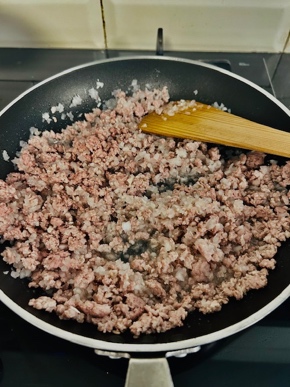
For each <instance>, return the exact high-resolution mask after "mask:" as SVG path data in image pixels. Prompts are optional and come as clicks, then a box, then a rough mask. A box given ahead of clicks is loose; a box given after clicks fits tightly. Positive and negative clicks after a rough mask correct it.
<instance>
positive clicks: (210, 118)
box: [139, 101, 290, 157]
mask: <svg viewBox="0 0 290 387" xmlns="http://www.w3.org/2000/svg"><path fill="white" fill-rule="evenodd" d="M172 110H175V112H174V114H173V115H172V112H171V111H172ZM139 128H140V129H141V130H142V131H144V132H147V133H148V132H149V133H154V134H159V135H162V136H170V137H177V138H186V139H190V140H196V141H204V142H211V143H217V144H223V145H228V146H232V147H237V148H244V149H250V150H256V151H260V152H265V153H270V154H274V155H279V156H284V157H290V133H287V132H284V131H282V130H278V129H273V128H271V127H269V126H265V125H261V124H257V123H256V122H252V121H250V120H247V119H245V118H241V117H238V116H235V115H234V114H230V113H228V112H226V111H222V110H220V109H217V108H215V107H212V106H209V105H205V104H202V103H199V102H193V101H191V102H189V101H179V102H175V103H172V102H171V103H169V104H168V105H167V107H166V109H165V110H164V112H163V113H162V114H156V113H150V114H148V115H146V116H144V117H143V118H142V120H141V122H140V124H139ZM289 130H290V127H289Z"/></svg>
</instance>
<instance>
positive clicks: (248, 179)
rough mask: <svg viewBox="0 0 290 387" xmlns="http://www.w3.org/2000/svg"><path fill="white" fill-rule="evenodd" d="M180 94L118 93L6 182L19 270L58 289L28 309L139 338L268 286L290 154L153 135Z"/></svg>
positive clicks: (35, 147) (4, 222) (33, 151)
mask: <svg viewBox="0 0 290 387" xmlns="http://www.w3.org/2000/svg"><path fill="white" fill-rule="evenodd" d="M168 98H169V97H168V93H167V89H166V88H164V89H163V90H154V91H149V90H145V91H142V90H138V91H136V92H135V93H134V94H133V96H126V95H125V93H123V92H121V91H120V92H118V93H117V94H116V104H115V105H116V106H115V107H114V109H112V110H106V111H101V110H100V109H95V110H94V111H93V112H92V113H89V114H87V115H86V120H84V121H79V122H75V123H73V124H72V125H71V126H68V127H66V128H65V129H64V130H63V131H62V132H61V133H55V132H53V131H45V132H43V133H42V134H40V135H34V136H32V137H31V138H30V139H29V141H28V144H27V145H25V146H23V148H22V150H21V152H20V154H19V157H18V158H17V159H15V160H14V162H15V164H16V166H17V171H16V172H14V173H11V174H9V175H8V177H7V179H6V181H0V215H1V217H0V233H1V235H2V238H3V240H6V241H11V245H10V246H9V247H7V248H6V249H5V251H4V252H3V259H4V260H5V261H6V262H8V263H9V264H11V265H12V266H13V271H12V273H11V275H12V276H14V277H20V278H24V277H25V278H27V279H28V280H29V287H31V288H41V289H43V290H44V291H46V292H47V293H46V294H47V295H45V296H40V297H38V298H36V299H31V300H30V302H29V305H31V306H33V307H35V308H37V309H44V310H46V311H48V312H54V313H56V314H57V315H58V316H59V318H61V319H74V320H76V321H78V322H80V323H81V322H84V321H87V322H90V323H93V324H95V325H96V326H97V328H98V329H99V330H100V331H103V332H114V333H120V332H123V331H125V330H130V331H131V332H132V334H133V335H134V336H138V335H140V334H141V333H152V332H162V331H166V330H168V329H171V328H173V327H176V326H181V325H182V324H183V320H184V319H185V317H186V316H187V314H188V313H189V312H190V311H193V310H195V309H198V310H199V311H201V312H202V313H211V312H216V311H219V310H220V309H221V308H222V305H223V304H226V303H227V302H228V301H229V299H230V298H231V297H234V298H236V299H241V298H242V297H243V296H244V295H245V294H246V293H247V292H248V291H249V290H250V289H259V288H262V287H264V286H265V285H266V284H267V276H268V272H269V270H272V269H274V268H275V259H274V256H275V254H276V251H277V248H278V247H279V246H280V244H281V242H282V241H284V240H285V239H286V238H288V237H289V235H290V234H289V226H290V223H289V213H288V206H289V192H288V189H287V186H288V185H289V183H290V180H289V177H290V164H289V162H287V163H286V164H285V165H282V166H280V165H278V164H277V163H276V162H274V161H271V162H270V163H268V164H267V165H266V163H265V162H264V158H265V155H264V154H261V153H258V152H238V153H237V152H236V153H234V154H233V155H231V156H230V157H226V158H225V157H224V156H222V155H221V152H220V150H219V148H218V147H215V146H213V145H209V144H204V143H200V142H193V141H188V140H175V139H172V138H162V137H158V136H154V135H148V134H144V133H141V132H140V131H139V130H138V129H137V123H138V122H139V120H140V117H142V116H143V115H144V114H146V113H148V112H150V111H153V110H157V111H158V112H160V111H161V110H162V106H163V105H164V103H166V102H167V101H168Z"/></svg>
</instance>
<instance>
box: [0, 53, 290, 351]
mask: <svg viewBox="0 0 290 387" xmlns="http://www.w3.org/2000/svg"><path fill="white" fill-rule="evenodd" d="M133 79H137V80H138V83H139V84H140V85H141V87H144V86H145V85H146V84H148V83H149V84H150V85H151V86H155V87H162V86H164V85H166V86H168V89H169V92H170V95H171V98H172V99H173V100H178V99H181V98H184V99H193V98H194V97H195V94H194V91H195V90H198V100H200V101H203V102H205V103H213V102H214V101H217V102H219V103H220V102H223V103H224V104H225V105H226V106H228V107H230V108H231V110H232V112H233V113H234V114H237V115H240V116H242V117H246V118H249V119H251V120H254V121H256V122H259V123H262V124H266V125H269V126H272V127H275V128H278V129H282V130H289V128H290V117H289V112H288V111H287V109H286V108H283V107H282V105H281V104H279V103H278V102H276V101H275V99H274V98H270V97H269V95H267V93H263V92H262V91H261V90H260V89H259V88H256V87H255V86H253V85H251V84H250V83H249V82H245V81H243V80H242V79H239V78H237V77H235V76H231V75H230V74H229V73H227V72H224V71H222V70H218V69H215V68H213V67H210V66H204V65H202V64H199V63H196V62H191V61H183V60H177V59H169V58H154V57H143V58H127V59H121V60H112V61H104V62H96V63H93V64H89V65H85V66H82V67H79V68H76V69H74V70H72V71H68V72H65V73H63V74H61V75H59V76H56V77H53V78H52V79H50V80H49V81H47V82H43V83H42V84H40V85H39V86H38V87H36V88H34V89H33V90H31V91H30V92H28V93H27V94H25V95H23V96H22V97H21V98H19V99H18V100H17V101H16V102H14V103H13V104H11V105H10V106H9V108H8V109H6V110H5V111H4V112H3V113H2V115H1V116H0V147H1V148H0V155H1V153H2V151H3V150H6V151H7V152H8V154H9V156H10V157H11V158H13V156H15V153H16V152H17V151H18V150H19V141H20V140H27V138H28V136H29V128H30V127H37V128H39V129H41V130H43V129H47V128H52V129H54V130H60V129H61V128H62V127H63V126H64V124H65V123H70V121H69V120H68V121H66V122H64V121H63V120H60V119H59V120H58V122H56V123H54V122H51V124H50V125H48V124H47V122H43V119H42V113H44V112H49V111H50V108H51V106H54V105H56V104H58V103H61V104H63V105H64V106H65V107H66V111H67V112H69V111H72V112H73V113H74V115H75V117H76V116H77V114H79V113H80V112H85V111H89V110H91V109H92V108H93V107H94V101H93V100H92V98H91V97H89V95H88V92H87V91H88V90H89V89H90V88H92V87H96V81H97V80H99V81H101V82H104V87H103V88H100V89H99V94H100V97H101V99H102V100H106V99H109V98H111V97H112V95H111V93H112V91H113V90H116V89H119V88H120V89H123V90H129V89H130V85H131V83H132V80H133ZM77 94H78V95H80V97H81V98H82V99H83V103H82V105H81V106H79V107H77V108H70V107H69V105H70V103H71V100H72V98H73V96H74V95H77ZM246 135H247V133H245V136H246ZM12 170H13V166H12V163H10V162H6V161H3V160H2V157H1V158H0V178H5V176H6V175H7V173H8V172H10V171H12ZM276 258H277V267H276V269H275V270H274V271H273V272H271V274H270V275H269V284H268V286H267V287H266V288H264V289H261V290H259V291H250V292H249V293H248V295H247V296H246V297H245V298H244V299H243V300H241V301H235V300H232V301H230V302H229V304H227V305H225V306H223V308H222V311H221V312H218V313H214V314H211V315H206V316H204V315H202V314H200V313H198V312H193V313H191V314H190V315H189V316H188V317H187V319H186V320H185V324H184V326H183V327H180V328H176V329H173V330H171V331H168V332H165V333H160V334H154V335H147V336H142V337H140V338H138V339H134V338H132V336H131V335H130V334H122V335H114V334H103V333H100V332H98V331H97V330H96V327H94V326H93V325H89V324H78V323H76V322H73V321H61V320H59V319H58V318H57V317H56V316H54V315H53V314H49V313H46V312H42V311H37V310H35V309H33V308H30V307H28V306H27V304H28V300H29V299H30V298H32V297H35V296H36V295H37V294H39V293H38V291H36V290H32V289H28V287H27V286H26V284H27V282H26V280H14V279H12V278H11V276H10V275H5V274H3V272H4V271H6V270H8V269H9V268H8V266H7V265H6V264H5V263H4V262H3V261H2V260H0V289H1V290H2V291H3V292H4V293H5V294H6V295H7V296H8V297H9V298H10V299H11V300H13V301H14V302H15V303H16V304H18V305H19V306H20V307H21V308H23V309H25V310H26V311H28V312H29V313H31V314H33V315H34V316H36V317H38V318H39V319H42V320H43V321H45V322H47V323H49V324H51V325H52V326H55V327H58V328H60V329H62V330H64V331H68V332H72V333H74V334H76V335H79V336H82V337H89V338H92V339H96V340H101V341H104V342H111V343H116V344H121V343H124V344H127V345H128V344H129V346H130V344H161V343H175V342H178V341H184V340H188V339H192V338H193V337H199V336H204V335H208V334H211V333H213V332H216V331H220V330H223V329H225V328H227V327H230V326H231V325H233V324H237V323H239V322H240V321H242V320H244V319H247V318H248V317H249V316H251V315H252V314H255V313H257V312H258V311H259V310H260V309H262V308H264V307H265V306H266V305H267V304H268V303H270V302H271V301H273V300H275V299H276V298H277V297H278V296H279V295H280V293H281V292H283V291H284V290H285V289H286V288H287V287H288V286H289V284H290V243H289V242H288V241H287V242H286V243H284V244H283V246H282V247H281V248H280V249H279V252H278V254H277V257H276ZM278 304H279V302H277V306H278ZM156 348H157V349H156V350H158V346H156ZM124 350H126V345H125V346H124Z"/></svg>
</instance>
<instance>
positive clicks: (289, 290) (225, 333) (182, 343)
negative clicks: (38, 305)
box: [0, 285, 290, 354]
mask: <svg viewBox="0 0 290 387" xmlns="http://www.w3.org/2000/svg"><path fill="white" fill-rule="evenodd" d="M289 296H290V285H288V286H287V287H286V288H285V289H284V290H283V291H282V292H281V293H280V294H279V295H278V296H277V297H275V298H274V299H273V300H272V301H271V302H269V303H268V304H267V305H265V306H264V307H263V308H261V309H259V310H258V311H257V312H255V313H253V314H252V315H250V316H249V317H247V318H245V319H243V320H241V321H239V322H238V323H236V324H233V325H230V326H229V327H227V328H223V329H221V330H218V331H215V332H213V333H209V334H207V335H203V336H199V337H193V338H191V339H186V340H179V341H173V342H168V343H152V344H140V343H136V344H128V343H114V342H109V341H105V340H97V339H93V338H89V337H85V336H81V335H78V334H75V333H72V332H68V331H65V330H63V329H61V328H58V327H56V326H54V325H51V324H49V323H47V322H45V321H43V320H41V319H40V318H38V317H36V316H34V315H33V314H31V313H30V312H28V311H27V310H25V309H23V308H22V307H21V306H19V305H18V304H16V303H15V302H14V301H12V300H11V298H9V297H8V296H7V295H6V294H5V293H4V292H3V291H2V290H0V301H2V302H3V304H4V305H6V306H7V307H8V308H9V309H11V310H12V311H13V312H15V313H16V314H17V315H18V316H19V317H21V318H23V319H24V320H25V321H27V322H28V323H30V324H32V325H34V326H35V327H36V328H39V329H41V330H42V331H44V332H46V333H49V334H51V335H53V336H56V337H59V338H61V339H64V340H67V341H70V342H72V343H74V344H79V345H82V346H85V347H89V348H93V349H95V350H103V351H109V352H118V353H129V354H133V353H146V352H147V353H154V352H165V353H166V352H169V351H170V352H172V351H179V350H183V349H187V348H193V347H197V346H202V345H205V344H209V343H212V342H216V341H219V340H221V339H224V338H226V337H230V336H232V335H233V334H236V333H238V332H240V331H243V330H244V329H246V328H249V327H250V326H252V325H254V324H256V323H257V322H258V321H260V320H262V319H263V318H264V317H266V316H267V315H268V314H270V313H271V312H272V311H273V310H275V309H276V308H277V307H278V306H279V305H281V304H282V303H283V302H284V301H286V299H287V298H289ZM124 346H125V348H124Z"/></svg>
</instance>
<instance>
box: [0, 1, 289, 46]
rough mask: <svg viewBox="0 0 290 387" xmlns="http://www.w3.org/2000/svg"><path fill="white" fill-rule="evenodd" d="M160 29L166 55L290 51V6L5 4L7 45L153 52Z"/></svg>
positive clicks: (1, 14) (1, 34)
mask: <svg viewBox="0 0 290 387" xmlns="http://www.w3.org/2000/svg"><path fill="white" fill-rule="evenodd" d="M101 3H103V17H104V21H105V29H106V39H105V36H104V30H103V20H102V9H101V5H102V4H101ZM159 27H162V28H163V30H164V49H165V50H183V51H230V52H237V51H244V52H281V51H283V49H286V51H287V52H290V43H289V42H288V43H287V39H288V37H289V31H290V0H271V1H270V0H103V1H101V0H0V47H44V48H84V49H85V48H88V49H104V48H105V46H106V43H107V48H109V49H133V50H134V49H142V50H153V49H154V47H155V43H156V33H157V29H158V28H159Z"/></svg>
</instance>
